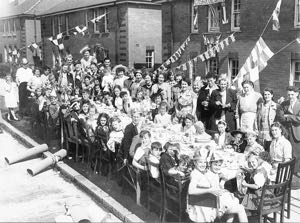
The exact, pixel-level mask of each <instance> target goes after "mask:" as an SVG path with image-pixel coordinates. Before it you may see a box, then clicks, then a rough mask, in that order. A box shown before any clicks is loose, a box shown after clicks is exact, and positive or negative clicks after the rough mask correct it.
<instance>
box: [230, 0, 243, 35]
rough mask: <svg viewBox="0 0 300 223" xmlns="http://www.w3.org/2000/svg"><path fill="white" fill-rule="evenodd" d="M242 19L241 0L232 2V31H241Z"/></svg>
mask: <svg viewBox="0 0 300 223" xmlns="http://www.w3.org/2000/svg"><path fill="white" fill-rule="evenodd" d="M240 17H241V0H232V5H231V30H232V31H239V30H240Z"/></svg>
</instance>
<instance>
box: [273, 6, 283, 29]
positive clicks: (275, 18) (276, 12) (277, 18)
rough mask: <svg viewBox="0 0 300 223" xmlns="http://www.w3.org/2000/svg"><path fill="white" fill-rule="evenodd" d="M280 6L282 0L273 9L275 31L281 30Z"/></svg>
mask: <svg viewBox="0 0 300 223" xmlns="http://www.w3.org/2000/svg"><path fill="white" fill-rule="evenodd" d="M280 6H281V0H279V1H278V2H277V4H276V8H275V9H274V11H273V14H272V17H273V26H272V29H273V30H275V31H279V28H280V24H279V13H280Z"/></svg>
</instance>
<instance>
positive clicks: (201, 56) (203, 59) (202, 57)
mask: <svg viewBox="0 0 300 223" xmlns="http://www.w3.org/2000/svg"><path fill="white" fill-rule="evenodd" d="M199 58H200V59H201V60H202V62H204V61H205V58H204V56H203V54H200V55H199Z"/></svg>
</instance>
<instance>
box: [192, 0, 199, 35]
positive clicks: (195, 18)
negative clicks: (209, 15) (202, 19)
mask: <svg viewBox="0 0 300 223" xmlns="http://www.w3.org/2000/svg"><path fill="white" fill-rule="evenodd" d="M192 3H193V4H192V13H191V15H192V18H191V27H192V33H197V32H198V6H194V1H192Z"/></svg>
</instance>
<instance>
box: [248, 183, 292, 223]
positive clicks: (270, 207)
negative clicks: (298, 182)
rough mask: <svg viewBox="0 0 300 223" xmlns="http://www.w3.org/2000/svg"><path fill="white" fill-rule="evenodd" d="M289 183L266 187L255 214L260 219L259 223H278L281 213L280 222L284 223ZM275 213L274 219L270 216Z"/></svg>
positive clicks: (263, 189)
mask: <svg viewBox="0 0 300 223" xmlns="http://www.w3.org/2000/svg"><path fill="white" fill-rule="evenodd" d="M288 184H289V182H288V181H286V182H283V183H279V184H273V185H265V186H264V187H263V188H262V194H261V197H260V198H259V205H258V208H257V210H256V211H254V212H253V213H254V214H255V216H256V217H257V218H258V221H257V222H262V221H264V222H266V220H268V221H270V222H276V214H277V212H280V222H284V206H285V199H286V192H287V190H286V189H287V187H288ZM272 213H273V218H272V217H270V216H268V215H270V214H272Z"/></svg>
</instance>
